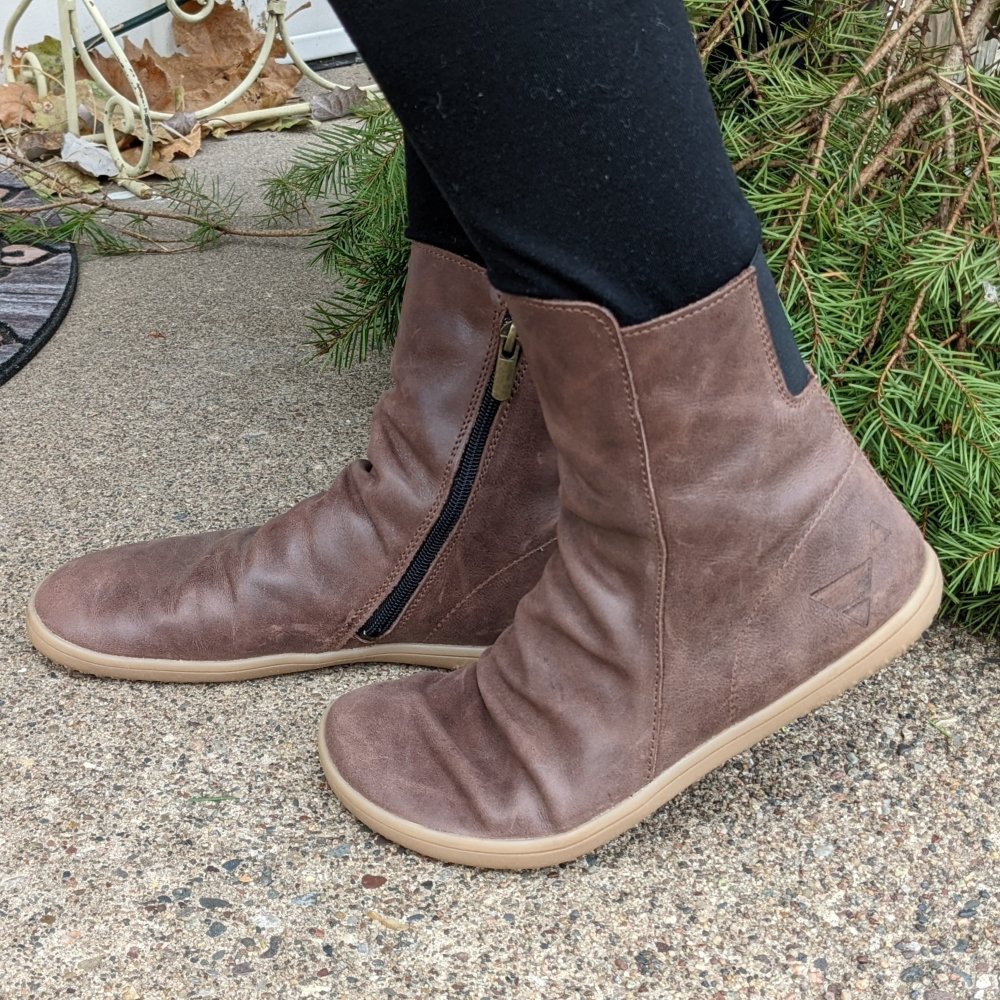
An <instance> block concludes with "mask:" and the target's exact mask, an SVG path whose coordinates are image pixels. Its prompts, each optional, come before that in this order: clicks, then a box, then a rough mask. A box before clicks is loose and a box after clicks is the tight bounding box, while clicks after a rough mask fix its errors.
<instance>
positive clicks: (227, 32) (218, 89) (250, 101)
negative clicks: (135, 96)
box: [93, 4, 302, 114]
mask: <svg viewBox="0 0 1000 1000" xmlns="http://www.w3.org/2000/svg"><path fill="white" fill-rule="evenodd" d="M174 37H175V39H176V42H177V45H178V48H180V49H181V50H182V51H181V52H178V53H177V54H175V55H169V56H165V55H161V54H160V53H158V52H157V51H156V50H155V49H154V48H153V47H152V45H150V43H149V42H148V41H147V42H145V43H143V46H142V48H141V49H140V48H139V47H138V46H136V45H134V44H132V43H131V42H129V41H128V40H126V42H125V52H126V55H127V56H128V58H129V61H130V62H131V63H132V65H133V67H134V68H135V70H136V73H137V74H138V76H139V79H140V81H141V82H142V85H143V88H144V89H145V90H146V94H147V96H148V98H149V103H150V107H151V108H152V109H153V110H155V111H166V112H171V113H172V112H175V111H197V110H199V109H201V108H206V107H208V106H210V105H212V104H215V103H216V102H217V101H219V100H220V99H221V98H223V97H225V96H226V95H227V94H228V93H230V92H231V91H232V90H234V89H235V88H236V87H237V86H238V85H239V84H240V82H241V81H242V80H243V79H244V77H246V75H247V74H248V73H249V71H250V69H251V68H252V66H253V63H254V61H255V59H256V58H257V55H258V53H259V52H260V47H261V42H262V40H263V37H264V36H263V35H262V34H261V32H259V31H258V30H257V29H256V28H255V27H254V26H253V24H252V23H251V21H250V15H249V13H248V12H247V11H246V10H245V9H243V8H240V9H237V8H235V7H233V6H231V5H230V4H217V5H216V7H215V9H214V10H213V12H212V14H211V15H209V17H207V18H206V19H205V20H204V21H201V22H199V23H197V24H187V23H185V22H183V21H178V22H175V24H174ZM283 55H285V49H284V46H283V45H281V43H280V42H276V43H275V45H274V49H273V50H272V53H271V57H270V58H269V59H268V61H267V63H266V65H265V67H264V70H263V72H262V73H261V76H260V78H259V79H258V80H257V81H256V82H255V83H253V84H252V85H251V87H250V89H249V90H248V91H247V92H246V93H245V94H244V95H243V96H242V97H241V98H240V99H239V100H238V101H235V102H234V103H233V104H231V105H229V107H227V108H226V109H225V110H224V111H223V112H222V114H233V113H236V112H239V111H256V110H257V109H259V108H274V107H280V106H281V105H282V104H287V103H288V100H289V98H290V97H291V96H292V93H293V92H294V90H295V86H296V84H297V83H298V82H299V79H300V78H301V75H302V74H301V73H300V72H299V70H298V69H297V68H296V67H295V66H293V65H286V64H280V63H278V62H277V59H278V58H280V57H282V56H283ZM93 58H94V61H95V62H96V63H97V66H98V69H100V71H101V72H102V73H103V74H104V76H105V77H106V78H107V80H108V82H109V83H110V84H111V85H112V86H113V87H114V88H115V89H117V90H118V91H119V92H120V93H122V94H125V95H126V96H131V91H130V88H129V86H128V83H127V82H126V80H125V76H124V73H123V72H122V70H121V67H120V66H119V65H118V63H117V61H116V60H114V59H112V58H110V57H108V56H100V55H98V54H96V53H95V54H93Z"/></svg>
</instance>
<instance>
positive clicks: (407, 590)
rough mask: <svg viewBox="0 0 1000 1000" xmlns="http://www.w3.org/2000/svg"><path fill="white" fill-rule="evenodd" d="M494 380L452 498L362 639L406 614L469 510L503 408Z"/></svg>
mask: <svg viewBox="0 0 1000 1000" xmlns="http://www.w3.org/2000/svg"><path fill="white" fill-rule="evenodd" d="M491 390H492V382H487V384H486V391H485V392H484V394H483V398H482V400H481V401H480V403H479V413H478V414H477V415H476V422H475V424H473V426H472V432H471V433H470V434H469V440H468V441H466V443H465V450H464V451H463V452H462V458H461V460H460V461H459V463H458V469H457V470H456V472H455V478H454V479H453V480H452V484H451V489H450V490H449V491H448V499H447V500H445V502H444V507H442V508H441V513H440V514H439V515H438V519H437V520H436V521H435V522H434V525H433V527H432V528H431V530H430V531H429V532H428V533H427V535H426V537H425V538H424V540H423V542H421V543H420V548H419V549H417V552H416V555H415V556H414V557H413V560H412V561H411V562H410V565H409V566H407V568H406V572H405V573H404V574H403V575H402V576H401V577H400V580H399V583H397V584H396V586H395V587H393V588H392V590H391V591H390V592H389V594H388V595H387V596H386V598H385V599H384V600H383V601H382V603H381V604H380V605H379V606H378V607H377V608H376V609H375V611H374V612H372V615H371V617H370V618H369V619H368V621H366V622H365V623H364V625H362V626H361V628H360V629H359V630H358V635H359V636H360V637H361V638H362V639H377V638H379V636H382V635H385V633H386V632H388V631H389V629H390V628H391V627H392V626H393V625H394V624H395V623H396V619H397V618H399V616H400V615H401V614H402V612H403V609H404V608H405V607H406V605H407V604H408V603H409V602H410V598H411V597H413V595H414V594H415V593H416V592H417V588H418V587H419V586H420V584H421V583H423V580H424V577H425V576H427V572H428V570H430V568H431V566H432V565H433V563H434V560H435V559H436V558H437V555H438V553H439V552H440V551H441V549H442V548H443V547H444V543H445V542H446V541H448V537H449V536H450V535H451V533H452V531H454V530H455V525H456V524H458V521H459V518H460V517H461V516H462V512H463V511H464V510H465V507H466V504H468V502H469V497H470V496H471V495H472V488H473V486H475V483H476V476H477V475H478V474H479V466H480V465H481V464H482V461H483V452H484V451H485V450H486V442H487V441H488V440H489V436H490V431H491V430H492V428H493V421H494V420H495V419H496V415H497V412H498V411H499V409H500V405H501V404H500V402H499V401H498V400H496V399H494V398H493V393H492V391H491Z"/></svg>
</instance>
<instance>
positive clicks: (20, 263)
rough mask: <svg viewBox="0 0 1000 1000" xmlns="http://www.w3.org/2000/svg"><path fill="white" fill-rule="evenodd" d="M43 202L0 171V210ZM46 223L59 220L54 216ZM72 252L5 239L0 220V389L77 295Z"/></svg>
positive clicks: (56, 245)
mask: <svg viewBox="0 0 1000 1000" xmlns="http://www.w3.org/2000/svg"><path fill="white" fill-rule="evenodd" d="M41 203H42V201H41V199H40V198H39V197H38V195H36V194H35V193H34V191H32V190H31V189H30V188H28V187H25V185H24V184H23V183H22V182H21V181H19V180H18V179H17V178H16V177H15V176H14V175H13V174H11V173H9V172H7V171H4V170H0V210H2V209H4V208H13V207H15V206H17V207H23V206H25V205H39V204H41ZM49 220H50V221H53V220H55V221H58V220H57V217H56V216H55V214H54V213H52V214H50V215H49ZM76 275H77V262H76V250H75V249H74V248H73V247H72V246H71V245H70V244H68V243H38V244H34V245H32V246H28V245H27V244H24V243H10V242H8V241H7V239H6V237H5V235H4V231H3V223H2V221H0V385H2V384H3V383H4V382H6V381H7V379H9V378H11V377H12V376H14V375H16V374H17V372H19V371H20V370H21V369H22V368H23V367H24V366H25V365H26V364H27V363H28V362H29V361H30V360H31V359H32V358H33V357H34V356H35V354H37V353H38V351H39V349H40V348H41V347H42V346H43V345H44V344H45V342H46V341H47V340H48V339H49V337H51V336H52V334H53V333H55V332H56V329H57V328H58V327H59V324H60V323H61V322H62V320H63V317H64V316H65V315H66V312H67V310H68V309H69V305H70V302H72V301H73V292H74V291H76Z"/></svg>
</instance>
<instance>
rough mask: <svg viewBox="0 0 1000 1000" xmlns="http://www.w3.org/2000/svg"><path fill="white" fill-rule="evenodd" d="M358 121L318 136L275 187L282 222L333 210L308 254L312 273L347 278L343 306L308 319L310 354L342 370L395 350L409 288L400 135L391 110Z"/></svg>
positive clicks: (326, 305) (374, 109)
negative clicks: (315, 205)
mask: <svg viewBox="0 0 1000 1000" xmlns="http://www.w3.org/2000/svg"><path fill="white" fill-rule="evenodd" d="M355 114H356V115H357V118H358V121H356V122H339V123H336V124H334V125H333V126H331V127H330V128H328V129H326V130H325V131H323V132H321V133H320V135H319V136H318V137H317V139H316V140H315V141H314V142H312V143H310V144H309V145H307V146H305V147H304V148H303V149H302V150H300V151H299V153H298V154H297V155H296V157H295V159H294V160H293V162H292V164H291V166H290V167H289V168H288V169H287V170H286V171H285V172H284V173H283V174H282V175H281V176H280V177H277V178H274V179H272V180H271V181H270V182H269V183H268V187H267V191H266V193H265V199H266V201H267V203H268V205H269V206H270V207H271V209H272V211H273V213H274V217H275V218H276V219H292V218H294V217H296V216H297V215H298V213H299V212H300V211H302V210H303V209H304V208H305V207H306V206H307V205H308V204H309V203H310V202H311V201H316V200H322V201H325V203H326V204H328V205H330V208H329V210H328V211H327V212H326V214H325V215H324V216H323V217H322V231H321V232H320V233H319V234H318V235H317V236H316V237H315V239H314V240H313V242H312V244H311V246H312V247H313V248H314V249H315V250H316V251H317V253H316V257H315V258H314V261H313V262H314V263H318V264H319V265H320V266H321V267H322V268H323V269H324V271H327V272H335V273H336V274H337V275H338V276H339V278H340V289H339V291H338V294H337V297H336V298H335V299H333V300H330V301H324V302H321V303H319V305H317V306H316V307H315V309H314V310H313V312H312V314H311V317H310V327H311V330H312V335H313V346H314V347H315V348H316V351H317V353H318V354H320V355H323V356H325V357H326V358H327V359H328V360H329V361H331V362H332V363H333V364H334V365H335V366H336V367H337V368H343V367H345V366H348V365H351V364H352V363H353V362H355V361H363V360H364V359H365V357H367V355H368V353H369V351H371V350H373V349H375V350H378V349H381V348H383V347H386V346H387V345H389V344H391V343H392V340H393V338H394V336H395V333H396V326H397V323H398V319H399V306H400V301H401V299H402V295H403V285H404V283H405V280H406V260H407V256H408V254H409V244H408V243H407V240H406V236H405V228H406V166H405V157H404V151H403V133H402V130H401V128H400V126H399V122H398V120H397V119H396V117H395V115H394V114H393V113H392V111H391V110H390V109H389V107H388V105H387V104H386V103H385V102H384V101H376V100H373V101H369V102H367V103H366V104H363V105H361V106H360V107H359V108H357V109H356V111H355Z"/></svg>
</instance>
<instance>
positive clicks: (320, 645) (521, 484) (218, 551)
mask: <svg viewBox="0 0 1000 1000" xmlns="http://www.w3.org/2000/svg"><path fill="white" fill-rule="evenodd" d="M504 313H505V307H504V305H503V303H502V301H501V299H500V297H499V295H498V294H497V293H496V292H495V291H494V290H493V289H492V288H491V287H490V285H489V283H488V281H487V279H486V275H485V272H484V271H483V270H482V269H481V268H479V267H476V266H474V265H472V264H470V263H469V262H468V261H466V260H464V259H463V258H461V257H457V256H454V255H452V254H449V253H445V252H444V251H440V250H437V249H436V248H433V247H429V246H424V245H422V244H414V247H413V250H412V254H411V258H410V264H409V275H408V280H407V288H406V294H405V297H404V305H403V311H402V316H401V320H400V328H399V334H398V338H397V343H396V347H395V350H394V353H393V361H392V372H393V379H394V386H393V388H392V389H391V390H390V391H389V392H387V393H386V394H385V395H384V396H383V398H382V399H381V400H380V401H379V403H378V405H377V407H376V409H375V413H374V416H373V421H372V430H371V435H370V439H369V443H368V449H367V459H364V460H359V461H356V462H354V463H352V464H351V465H350V466H349V467H348V468H347V469H345V470H344V472H343V473H342V474H341V475H340V476H339V477H338V479H337V480H336V481H335V482H334V483H333V484H332V485H331V486H330V488H329V489H328V490H326V491H325V492H323V493H320V494H317V495H316V496H313V497H310V498H309V499H307V500H304V501H302V502H301V503H300V504H298V505H296V506H295V507H293V508H292V509H291V510H288V511H286V512H285V513H283V514H281V515H279V516H278V517H276V518H274V519H273V520H271V521H268V522H267V523H266V524H263V525H260V526H258V527H251V528H245V529H239V530H236V531H229V532H214V533H210V534H202V535H194V536H184V537H179V538H169V539H161V540H158V541H154V542H146V543H140V544H135V545H128V546H123V547H119V548H115V549H110V550H107V551H103V552H95V553H92V554H89V555H86V556H84V557H83V558H81V559H78V560H75V561H74V562H71V563H69V564H67V565H66V566H64V567H62V568H61V569H59V570H58V571H56V572H55V573H54V574H53V575H52V576H50V577H49V578H48V579H47V580H46V581H45V582H44V583H43V585H42V586H41V587H40V588H39V590H38V592H37V594H36V596H35V608H36V611H37V613H38V614H39V616H40V617H41V619H42V621H43V622H44V623H45V624H46V625H47V626H48V628H50V629H51V630H52V631H54V632H56V633H57V634H58V635H60V636H62V637H63V638H65V639H68V640H69V641H71V642H74V643H76V644H78V645H81V646H84V647H85V648H88V649H93V650H97V651H99V652H103V653H108V654H117V655H124V656H130V657H145V658H149V657H154V658H166V659H176V660H229V659H237V658H243V657H253V656H260V655H268V654H275V653H282V652H296V653H319V652H327V651H336V650H338V649H341V648H344V647H351V646H358V645H363V643H361V642H360V640H358V638H357V637H356V635H355V633H356V630H357V629H358V627H359V626H360V625H361V624H362V623H363V622H364V621H365V619H366V618H367V617H368V615H369V614H370V613H371V612H372V610H373V609H374V608H375V607H377V605H378V604H379V602H380V601H381V600H382V599H383V598H384V596H385V595H386V594H387V593H388V592H389V591H390V590H391V589H392V588H393V586H395V584H396V582H397V581H398V579H399V577H400V575H401V574H402V572H403V571H404V570H405V568H406V566H407V565H408V563H409V561H410V559H411V558H412V556H413V554H414V552H415V551H416V549H417V547H418V546H419V545H420V543H421V542H422V540H423V538H424V537H425V535H426V533H427V531H428V529H429V528H430V526H431V525H432V524H433V522H434V520H435V518H436V517H437V515H438V514H439V512H440V509H441V506H442V504H443V503H444V500H445V498H446V496H447V492H448V488H449V487H450V485H451V481H452V478H453V477H454V474H455V470H456V467H457V464H458V462H459V459H460V457H461V454H462V449H463V447H464V445H465V443H466V440H467V438H468V435H469V432H470V430H471V428H472V425H473V422H474V420H475V417H476V414H477V412H478V409H479V403H480V399H481V397H482V394H483V392H485V391H488V388H487V387H488V385H489V382H490V380H491V378H492V375H493V368H494V364H495V360H496V354H497V349H498V344H499V330H500V324H501V321H502V319H503V316H504ZM533 397H534V388H533V386H532V383H531V381H530V379H529V378H528V377H527V376H526V373H525V372H524V370H523V362H522V370H521V372H520V375H519V385H518V391H517V392H516V393H515V395H514V397H513V398H512V399H511V401H510V402H509V403H507V404H504V406H503V407H501V410H500V414H499V417H498V420H497V422H496V424H495V425H494V429H493V432H492V434H491V438H490V441H489V443H488V452H489V455H490V460H489V464H488V465H487V466H486V468H485V470H484V473H485V475H486V476H487V477H490V481H491V483H492V482H493V481H494V480H495V479H496V478H497V477H498V476H499V477H501V478H502V483H498V484H495V485H496V486H497V488H496V489H493V488H491V489H488V490H477V494H476V502H475V503H474V504H470V505H469V507H468V508H467V510H466V512H465V514H464V515H463V518H462V519H461V520H460V522H459V524H458V527H457V529H456V532H455V537H454V540H453V542H452V544H450V545H449V546H448V548H447V549H446V550H445V552H444V553H442V556H441V559H439V560H438V562H439V563H440V565H435V566H434V567H432V574H431V576H430V577H429V580H430V581H431V584H430V586H429V587H428V591H429V593H428V594H427V595H426V596H425V595H424V594H423V593H422V592H421V591H418V592H417V595H416V596H415V599H414V601H413V602H411V603H414V606H415V610H414V612H413V613H412V614H410V615H409V618H408V620H407V621H406V623H405V624H404V623H403V622H401V623H400V624H399V625H398V626H397V627H396V628H395V629H394V630H393V631H392V633H391V635H389V636H386V637H385V638H384V639H383V640H382V641H386V642H408V643H419V642H426V641H433V642H449V643H451V642H453V643H456V644H462V645H479V644H487V643H489V642H491V641H492V640H493V639H494V638H495V637H496V636H497V635H498V634H499V633H500V631H501V630H502V629H503V628H504V627H505V626H506V625H507V624H508V623H509V622H510V620H511V619H512V617H513V613H514V608H515V606H516V604H517V601H518V599H519V598H520V597H521V595H522V594H523V593H524V591H525V590H527V589H529V588H530V586H531V585H532V584H533V583H534V581H535V580H536V579H537V577H538V575H539V574H540V573H541V569H542V565H543V560H541V559H540V558H538V557H537V556H535V555H534V553H535V550H537V549H539V547H541V546H544V545H545V544H546V542H549V541H550V540H551V539H552V537H553V535H554V523H555V518H556V511H557V496H556V494H557V479H556V469H555V456H554V452H553V449H552V445H551V442H550V441H549V439H548V436H547V434H546V433H545V429H544V423H543V421H542V418H541V414H540V412H539V410H538V404H537V400H535V399H534V398H533ZM498 505H502V509H500V507H499V506H498ZM498 526H506V530H497V528H498ZM525 557H526V558H525ZM519 560H521V561H520V562H519ZM514 563H517V565H518V566H520V567H521V570H520V572H514V573H511V572H508V573H505V572H503V570H504V569H505V567H509V566H511V565H512V564H514ZM532 574H534V575H533V576H532ZM518 588H520V589H518ZM472 592H476V593H478V594H479V595H480V596H479V599H478V601H477V602H476V603H475V606H474V609H473V610H474V614H473V615H468V614H459V613H457V612H456V614H455V615H452V611H453V610H454V609H455V608H456V606H457V605H459V604H460V603H462V602H465V601H467V599H468V596H469V594H470V593H472ZM449 623H450V624H449ZM439 626H440V627H439ZM467 630H468V631H467ZM472 633H474V634H472ZM432 635H433V638H431V637H432Z"/></svg>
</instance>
